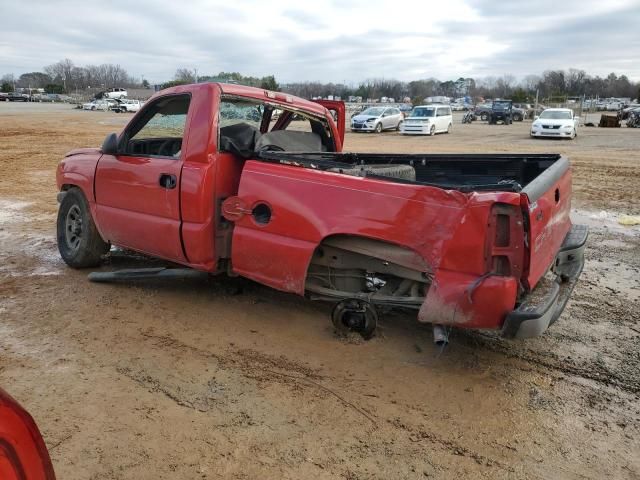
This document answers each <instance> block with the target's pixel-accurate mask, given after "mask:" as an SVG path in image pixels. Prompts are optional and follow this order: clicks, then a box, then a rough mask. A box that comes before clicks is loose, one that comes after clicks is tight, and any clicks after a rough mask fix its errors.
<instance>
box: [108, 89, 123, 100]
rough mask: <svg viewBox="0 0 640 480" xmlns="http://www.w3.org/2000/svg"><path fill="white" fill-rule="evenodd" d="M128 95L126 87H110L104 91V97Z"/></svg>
mask: <svg viewBox="0 0 640 480" xmlns="http://www.w3.org/2000/svg"><path fill="white" fill-rule="evenodd" d="M126 96H127V90H126V89H125V88H110V89H109V90H107V91H106V92H104V94H103V97H104V98H124V97H126Z"/></svg>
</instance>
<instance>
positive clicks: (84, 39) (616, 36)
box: [0, 0, 640, 83]
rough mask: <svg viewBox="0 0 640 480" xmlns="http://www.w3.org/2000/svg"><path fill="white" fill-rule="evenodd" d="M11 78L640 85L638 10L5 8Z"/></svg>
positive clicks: (262, 4) (158, 3)
mask: <svg viewBox="0 0 640 480" xmlns="http://www.w3.org/2000/svg"><path fill="white" fill-rule="evenodd" d="M0 21H1V27H0V75H3V74H6V73H14V74H16V75H20V74H22V73H25V72H30V71H41V70H42V69H43V67H44V66H45V65H48V64H50V63H54V62H56V61H58V60H60V59H63V58H65V57H66V58H70V59H71V60H73V61H74V63H76V64H77V65H85V64H100V63H118V64H120V65H121V66H122V67H124V68H125V69H126V70H127V71H128V72H129V74H131V75H133V76H135V77H138V78H140V77H141V76H144V78H145V79H147V80H149V81H150V82H151V83H157V82H161V81H164V80H168V79H171V78H173V75H174V73H175V70H176V69H177V68H180V67H186V68H190V69H194V68H197V69H198V72H199V74H214V75H215V74H217V73H218V72H220V71H238V72H241V73H243V74H244V75H254V76H264V75H269V74H274V75H275V76H276V79H277V80H278V81H279V82H280V83H286V82H292V81H303V80H310V81H311V80H318V81H323V82H327V81H333V82H343V81H346V82H347V83H356V82H358V81H361V80H364V79H368V78H383V77H384V78H396V79H399V80H413V79H419V78H428V77H436V78H439V79H441V80H446V79H455V78H458V77H460V76H464V77H469V76H471V77H476V78H477V77H484V76H489V75H494V76H500V75H503V74H507V73H509V74H514V75H516V76H517V77H522V76H524V75H527V74H530V73H536V74H537V73H541V72H542V71H543V70H546V69H558V68H562V69H566V68H570V67H575V68H582V69H584V70H586V71H587V72H588V73H591V74H598V75H607V74H608V73H610V72H612V71H613V72H616V73H617V74H623V73H624V74H626V75H628V76H629V77H630V78H631V79H632V80H636V81H637V80H640V0H606V1H602V0H595V1H591V0H536V1H526V2H524V1H523V2H521V1H514V0H511V1H504V0H446V1H442V0H438V1H428V0H416V1H411V0H409V1H406V0H405V1H390V0H387V1H382V0H344V1H338V0H333V1H332V0H326V1H322V0H314V1H312V2H304V1H301V0H265V1H258V0H248V1H243V0H236V1H230V0H225V1H217V0H208V1H201V0H190V1H176V0H153V1H151V0H142V1H137V0H129V1H121V0H114V1H109V2H105V1H96V0H68V1H65V0H57V1H50V0H48V1H38V0H30V1H29V2H28V6H27V4H25V3H24V2H17V1H10V0H0Z"/></svg>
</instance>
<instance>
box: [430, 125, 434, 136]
mask: <svg viewBox="0 0 640 480" xmlns="http://www.w3.org/2000/svg"><path fill="white" fill-rule="evenodd" d="M435 134H436V126H435V125H431V130H429V135H431V136H432V137H433V136H434V135H435Z"/></svg>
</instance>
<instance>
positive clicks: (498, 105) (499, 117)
mask: <svg viewBox="0 0 640 480" xmlns="http://www.w3.org/2000/svg"><path fill="white" fill-rule="evenodd" d="M498 122H502V123H504V124H505V125H511V124H512V123H513V102H512V101H511V100H494V101H493V105H492V106H491V117H490V118H489V124H490V125H495V124H497V123H498Z"/></svg>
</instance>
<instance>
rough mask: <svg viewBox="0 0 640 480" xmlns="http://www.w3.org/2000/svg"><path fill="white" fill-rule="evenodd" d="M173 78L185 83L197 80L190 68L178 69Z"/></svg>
mask: <svg viewBox="0 0 640 480" xmlns="http://www.w3.org/2000/svg"><path fill="white" fill-rule="evenodd" d="M173 79H174V80H177V81H179V82H185V83H195V81H196V77H195V75H194V73H193V72H192V71H191V70H189V69H188V68H179V69H177V70H176V74H175V75H174V76H173Z"/></svg>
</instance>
